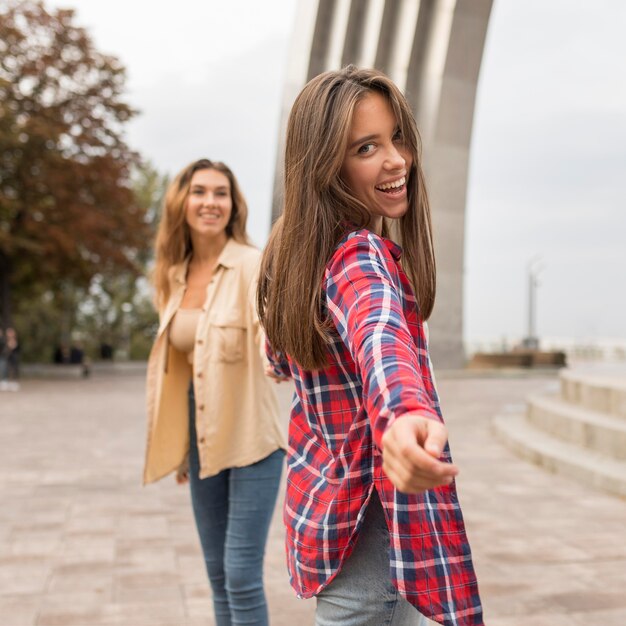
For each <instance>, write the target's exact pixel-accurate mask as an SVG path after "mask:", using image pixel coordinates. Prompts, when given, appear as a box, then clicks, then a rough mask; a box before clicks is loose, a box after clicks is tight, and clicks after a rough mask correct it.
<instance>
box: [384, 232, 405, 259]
mask: <svg viewBox="0 0 626 626" xmlns="http://www.w3.org/2000/svg"><path fill="white" fill-rule="evenodd" d="M381 239H382V240H383V243H384V244H385V246H386V247H387V250H389V252H391V256H392V257H393V258H394V259H395V260H396V261H399V260H400V257H401V256H402V248H401V247H400V246H399V245H398V244H397V243H396V242H395V241H391V239H387V238H385V237H381Z"/></svg>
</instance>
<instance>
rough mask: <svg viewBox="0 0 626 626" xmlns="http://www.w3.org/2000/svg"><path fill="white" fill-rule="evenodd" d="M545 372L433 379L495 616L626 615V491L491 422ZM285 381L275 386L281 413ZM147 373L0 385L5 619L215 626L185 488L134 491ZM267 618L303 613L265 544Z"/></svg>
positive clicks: (536, 621)
mask: <svg viewBox="0 0 626 626" xmlns="http://www.w3.org/2000/svg"><path fill="white" fill-rule="evenodd" d="M550 384H552V385H553V384H554V383H553V381H550V380H548V379H537V378H525V379H511V378H506V379H502V378H500V379H498V378H496V379H493V378H492V379H467V378H458V379H453V378H449V379H445V378H444V379H443V380H440V381H439V385H440V391H441V394H442V397H443V405H444V410H445V412H446V416H447V420H448V423H449V427H450V431H451V445H452V450H453V453H454V457H455V461H456V462H457V463H458V464H459V465H460V467H461V475H460V477H459V490H460V497H461V501H462V504H463V506H464V510H465V516H466V520H467V525H468V531H469V535H470V539H471V541H472V545H473V551H474V555H475V560H476V565H477V569H478V575H479V581H480V586H481V590H482V595H483V600H484V604H485V611H486V617H487V624H489V626H528V625H532V626H566V625H567V626H578V625H580V626H582V625H584V626H623V625H624V624H626V594H625V593H624V589H625V588H626V541H625V537H626V502H625V501H622V500H619V499H616V498H613V497H610V496H607V495H603V494H600V493H594V492H592V491H590V490H588V489H586V488H584V487H581V486H579V485H577V484H575V483H573V482H570V481H568V480H567V479H565V478H558V477H555V476H552V475H549V474H546V473H545V472H544V471H543V470H540V469H538V468H535V467H534V466H532V465H529V464H527V463H525V462H523V461H520V460H518V459H516V458H515V457H513V456H512V455H511V454H510V453H509V452H508V451H507V450H506V449H505V448H504V447H502V446H501V445H500V444H499V443H498V442H497V441H496V440H495V439H494V438H493V436H492V435H491V433H490V419H491V417H492V416H493V415H494V414H495V413H497V412H498V411H499V410H501V408H502V407H503V405H505V404H509V403H519V402H521V401H522V400H523V398H524V397H525V396H526V395H527V394H528V393H530V392H532V391H537V390H538V389H541V388H542V387H545V386H546V385H550ZM288 397H289V388H287V387H282V388H281V400H282V402H283V408H284V409H285V414H286V405H287V404H288ZM144 437H145V435H144V409H143V379H142V377H141V376H140V375H138V374H136V373H135V374H132V373H131V374H129V375H126V376H109V377H107V376H105V375H100V376H96V377H95V378H93V379H89V380H58V381H52V380H48V381H28V380H27V381H24V382H23V384H22V390H21V391H20V392H19V393H9V392H5V393H2V394H0V440H1V442H2V454H1V455H0V503H1V504H0V625H1V626H31V625H37V626H53V625H58V626H99V625H104V624H117V625H123V626H212V624H213V621H212V618H211V607H210V598H209V592H208V585H207V582H206V580H205V574H204V570H203V565H202V561H201V556H200V552H199V548H198V544H197V539H196V535H195V528H194V526H193V520H192V516H191V509H190V504H189V496H188V493H187V490H186V489H185V488H180V487H177V486H176V485H175V484H174V481H173V480H170V479H166V480H164V481H161V483H158V484H156V485H153V486H150V487H148V488H142V487H141V486H140V474H141V465H142V462H143V449H144ZM266 581H267V587H268V594H269V601H270V609H271V613H272V624H273V626H294V625H296V624H297V625H298V626H307V625H310V624H312V623H313V611H314V602H312V601H301V600H298V599H296V598H295V596H294V595H293V593H292V591H291V589H290V587H289V585H288V582H287V575H286V572H285V566H284V552H283V543H282V528H281V522H280V513H279V512H278V511H277V514H276V516H275V518H274V523H273V526H272V528H271V536H270V542H269V546H268V558H267V573H266Z"/></svg>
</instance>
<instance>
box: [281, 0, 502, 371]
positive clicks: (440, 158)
mask: <svg viewBox="0 0 626 626" xmlns="http://www.w3.org/2000/svg"><path fill="white" fill-rule="evenodd" d="M492 1H493V0H300V1H299V4H298V10H297V16H296V26H295V29H294V33H293V39H292V45H291V51H290V57H289V63H288V67H287V76H286V81H285V88H284V96H283V107H282V119H281V126H280V128H281V130H280V137H279V150H278V157H277V166H276V173H275V184H274V200H273V207H272V220H274V219H276V217H277V216H278V215H279V214H280V211H281V209H282V197H281V187H282V157H283V149H284V133H285V127H286V122H287V117H288V115H289V109H290V108H291V104H292V102H293V100H294V99H295V97H296V95H297V94H298V92H299V91H300V89H301V88H302V87H303V86H304V84H305V83H306V82H307V81H308V80H310V79H311V78H312V77H313V76H316V75H317V74H319V73H321V72H323V71H326V70H329V69H337V68H339V67H342V66H344V65H347V64H348V63H354V64H355V65H359V66H361V67H375V68H377V69H380V70H382V71H384V72H385V73H386V74H387V75H388V76H390V77H391V78H392V79H393V80H394V81H395V82H396V84H397V85H398V86H399V87H400V88H401V89H402V90H403V91H404V93H405V94H406V96H407V98H408V100H409V102H410V104H411V107H412V108H413V111H414V113H415V117H416V119H417V122H418V126H419V128H420V132H421V134H422V141H423V146H424V153H423V154H424V168H425V170H426V176H427V180H428V184H429V192H430V197H431V203H432V207H433V221H434V229H435V245H436V254H437V267H438V289H437V304H436V306H435V311H434V313H433V316H432V318H431V321H430V323H429V325H430V333H431V345H432V354H433V361H434V362H435V364H436V365H437V366H438V367H440V368H450V367H460V366H462V365H463V363H464V360H465V356H464V350H463V263H464V231H465V203H466V192H467V177H468V168H469V150H470V143H471V136H472V124H473V117H474V103H475V98H476V86H477V82H478V76H479V72H480V65H481V61H482V55H483V48H484V42H485V36H486V33H487V26H488V24H489V16H490V13H491V6H492Z"/></svg>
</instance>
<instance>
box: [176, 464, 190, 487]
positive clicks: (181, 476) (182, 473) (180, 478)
mask: <svg viewBox="0 0 626 626" xmlns="http://www.w3.org/2000/svg"><path fill="white" fill-rule="evenodd" d="M188 482H189V468H188V467H186V468H184V469H178V470H177V471H176V484H177V485H186V484H187V483H188Z"/></svg>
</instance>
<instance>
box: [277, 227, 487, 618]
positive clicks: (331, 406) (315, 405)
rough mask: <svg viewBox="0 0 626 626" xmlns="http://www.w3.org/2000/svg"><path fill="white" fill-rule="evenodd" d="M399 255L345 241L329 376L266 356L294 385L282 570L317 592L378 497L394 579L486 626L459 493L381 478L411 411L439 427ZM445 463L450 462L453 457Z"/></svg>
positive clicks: (337, 272)
mask: <svg viewBox="0 0 626 626" xmlns="http://www.w3.org/2000/svg"><path fill="white" fill-rule="evenodd" d="M400 254H401V250H400V248H399V247H398V246H397V245H395V244H394V243H392V242H390V241H388V240H385V239H383V238H381V237H379V236H377V235H375V234H373V233H371V232H370V231H367V230H360V231H357V232H353V233H350V234H349V235H348V236H347V237H346V238H345V239H344V240H343V241H342V242H341V243H340V245H339V246H338V248H337V250H336V251H335V254H334V255H333V257H332V259H331V260H330V262H329V264H328V266H327V268H326V273H325V276H324V292H323V295H324V302H325V306H326V314H327V315H328V316H329V318H330V319H331V320H332V322H333V324H334V326H335V328H336V333H335V334H334V336H333V339H332V341H331V342H330V343H329V345H328V365H327V366H326V367H325V368H324V369H321V370H315V371H310V370H304V369H302V368H301V367H299V366H298V364H297V363H295V362H293V361H292V360H291V359H289V360H288V361H285V360H283V359H280V358H278V357H276V355H273V354H272V351H271V349H270V348H269V346H268V356H269V358H270V361H271V362H272V364H273V366H274V369H275V371H276V373H277V374H279V373H281V372H282V374H283V375H291V376H292V377H293V379H294V381H295V386H296V393H295V395H294V400H293V406H292V412H291V420H290V424H289V454H288V472H287V496H286V500H285V509H284V521H285V525H286V527H287V561H288V567H289V572H290V576H291V583H292V585H293V587H294V588H295V590H296V591H297V593H298V594H299V595H300V596H302V597H305V598H309V597H311V596H314V595H315V594H317V593H318V592H319V591H321V590H322V589H323V588H324V587H325V586H326V585H327V584H328V583H329V582H330V581H331V580H332V579H333V578H334V576H335V575H336V574H337V572H338V571H339V569H340V568H341V564H342V563H343V561H344V560H345V559H346V558H347V557H348V556H349V555H350V553H351V551H352V548H353V547H354V544H355V542H356V538H357V535H358V532H359V528H360V526H361V524H362V522H363V519H364V516H365V509H366V507H367V503H368V501H369V498H370V495H371V493H372V489H374V488H376V490H377V492H378V495H379V497H380V500H381V502H382V505H383V508H384V510H385V515H386V518H387V525H388V527H389V535H390V555H389V556H390V564H391V575H392V580H393V582H394V584H395V586H396V587H397V588H398V590H399V592H400V593H401V594H402V595H403V596H404V597H406V599H407V600H409V602H411V603H412V604H413V605H415V606H416V607H417V608H418V610H419V611H420V612H421V613H423V614H424V615H426V616H427V617H429V618H431V619H433V620H435V621H437V622H440V623H441V624H445V625H449V626H453V625H454V626H470V625H471V626H480V625H482V624H483V618H482V608H481V605H480V598H479V595H478V587H477V584H476V576H475V574H474V568H473V565H472V559H471V553H470V547H469V543H468V540H467V537H466V534H465V526H464V523H463V517H462V514H461V509H460V506H459V502H458V500H457V495H456V488H455V486H454V483H453V484H452V485H449V486H445V487H439V488H437V489H432V490H430V491H426V492H424V493H421V494H419V495H407V494H404V493H400V492H398V491H397V490H396V489H395V488H394V486H393V485H392V484H391V482H390V481H389V480H388V479H387V477H386V476H385V474H384V473H383V470H382V456H381V452H380V449H381V437H382V435H383V433H384V432H385V429H386V428H387V426H388V425H389V424H390V423H391V422H392V421H393V420H395V419H397V418H399V417H401V416H402V415H403V414H404V413H407V412H408V411H418V412H419V413H421V414H422V415H426V416H429V417H431V418H432V419H435V420H442V417H441V411H440V407H439V400H438V398H437V392H436V390H435V386H434V384H433V379H432V374H431V370H430V364H429V357H428V352H427V346H426V339H425V336H424V329H423V325H422V320H421V318H420V316H419V313H418V311H417V305H416V301H415V297H414V295H413V291H412V289H411V286H410V283H409V281H408V278H407V276H406V274H405V273H404V271H403V270H402V269H401V267H400V264H399V259H400ZM443 458H444V459H445V460H448V461H450V453H449V449H448V447H447V446H446V450H445V451H444V454H443Z"/></svg>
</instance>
